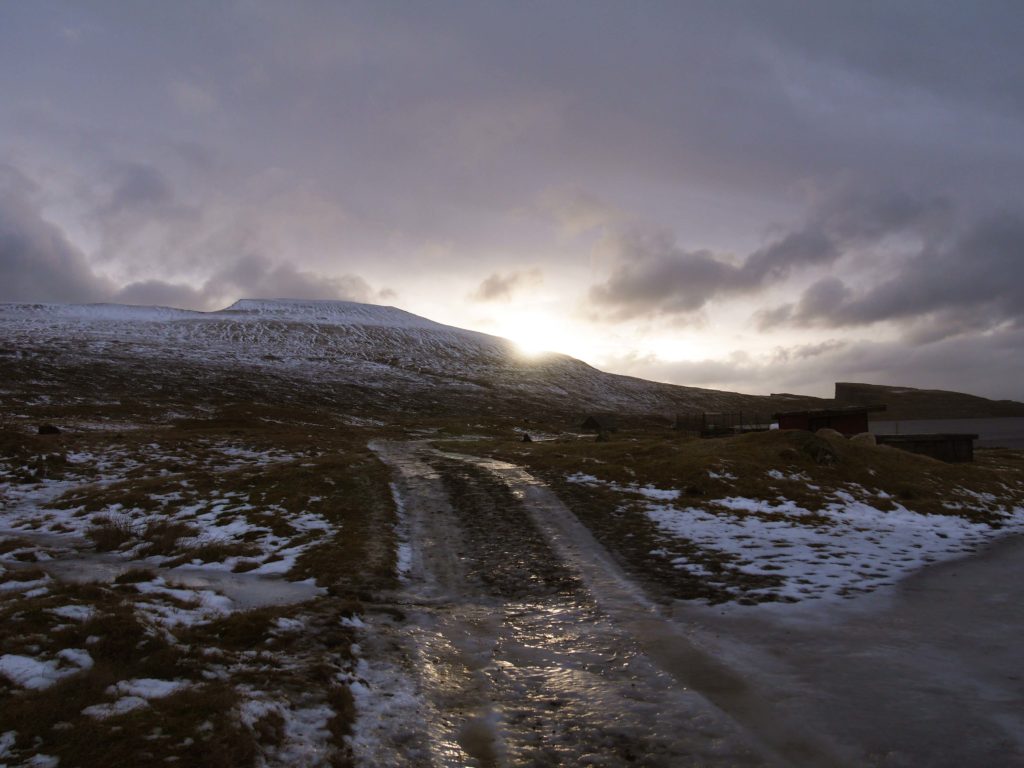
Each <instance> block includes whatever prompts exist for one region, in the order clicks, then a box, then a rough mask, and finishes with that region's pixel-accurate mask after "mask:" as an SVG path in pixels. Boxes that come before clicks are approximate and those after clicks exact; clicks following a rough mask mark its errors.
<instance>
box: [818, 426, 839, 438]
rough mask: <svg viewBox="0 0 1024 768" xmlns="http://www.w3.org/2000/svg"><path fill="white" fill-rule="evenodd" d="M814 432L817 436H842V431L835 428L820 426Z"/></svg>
mask: <svg viewBox="0 0 1024 768" xmlns="http://www.w3.org/2000/svg"><path fill="white" fill-rule="evenodd" d="M814 434H816V435H817V436H818V437H825V438H831V437H843V433H842V432H837V431H836V430H834V429H832V428H830V427H822V428H821V429H819V430H818V431H817V432H815V433H814Z"/></svg>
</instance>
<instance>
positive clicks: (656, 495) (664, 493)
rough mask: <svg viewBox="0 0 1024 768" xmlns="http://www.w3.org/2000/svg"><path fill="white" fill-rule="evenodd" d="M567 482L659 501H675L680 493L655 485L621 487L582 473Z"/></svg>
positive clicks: (567, 478)
mask: <svg viewBox="0 0 1024 768" xmlns="http://www.w3.org/2000/svg"><path fill="white" fill-rule="evenodd" d="M566 480H568V481H569V482H570V483H577V484H580V485H603V486H606V487H608V488H610V489H611V490H613V491H618V492H620V493H638V494H640V495H641V496H643V497H645V498H648V499H657V500H659V501H673V500H675V499H678V498H679V491H677V490H675V489H671V488H670V489H663V488H655V487H654V486H653V485H639V484H638V483H631V484H630V485H620V484H619V483H613V482H609V481H605V480H599V479H598V478H596V477H594V476H593V475H587V474H584V473H582V472H576V473H575V474H572V475H569V476H568V477H566Z"/></svg>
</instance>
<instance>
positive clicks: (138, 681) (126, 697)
mask: <svg viewBox="0 0 1024 768" xmlns="http://www.w3.org/2000/svg"><path fill="white" fill-rule="evenodd" d="M191 685H192V683H190V682H189V681H188V680H158V679H155V678H151V677H141V678H140V677H137V678H133V679H131V680H122V681H121V682H119V683H115V684H114V685H111V686H108V687H107V689H106V691H105V693H106V694H107V695H108V696H116V697H118V698H117V699H116V700H115V701H113V702H109V703H103V704H93V705H91V706H88V707H86V708H85V709H83V710H82V714H83V715H86V716H88V717H94V718H96V719H98V720H103V719H106V718H108V717H115V716H117V715H123V714H125V713H126V712H131V711H133V710H136V709H142V708H143V707H148V706H149V700H150V699H163V698H166V697H167V696H170V695H171V694H174V693H178V692H179V691H183V690H185V689H186V688H189V687H190V686H191Z"/></svg>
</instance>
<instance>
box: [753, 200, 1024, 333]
mask: <svg viewBox="0 0 1024 768" xmlns="http://www.w3.org/2000/svg"><path fill="white" fill-rule="evenodd" d="M759 319H760V325H761V327H762V328H770V327H773V326H776V325H780V324H784V323H789V324H792V325H803V326H826V327H832V328H840V327H850V326H863V325H870V324H872V323H876V322H881V321H896V322H899V323H902V324H904V325H905V326H906V327H907V328H908V333H909V335H910V336H911V337H912V338H914V339H915V340H917V341H934V340H937V339H941V338H945V337H947V336H951V335H956V334H960V333H965V332H968V331H972V330H984V329H987V328H992V327H996V326H999V325H1000V324H1002V323H1008V322H1009V323H1018V324H1019V323H1021V322H1024V218H1022V217H1021V216H1020V215H1016V214H1001V215H996V216H991V217H986V218H985V219H983V220H981V221H977V222H974V223H973V224H971V225H969V226H967V227H966V228H965V229H964V230H963V231H961V232H959V233H956V234H950V235H949V237H948V238H944V239H939V240H932V241H928V242H926V243H925V244H923V245H922V246H921V247H920V249H919V250H917V251H916V252H915V253H913V254H912V255H911V256H909V257H907V258H905V259H904V260H903V261H902V262H901V263H899V264H897V265H894V266H893V268H892V269H891V270H890V271H889V272H888V273H887V274H886V275H885V278H884V279H883V280H882V281H880V282H877V283H875V284H873V285H869V286H867V287H864V288H861V289H860V290H855V289H854V288H853V287H851V286H850V285H848V284H847V282H845V281H844V280H842V279H840V278H838V277H826V278H823V279H821V280H818V281H817V282H815V283H813V284H812V285H810V286H809V287H808V288H807V289H806V290H805V291H804V292H803V295H802V296H801V298H800V300H799V302H797V303H796V304H791V305H784V306H781V307H777V308H775V309H772V310H767V311H764V312H762V313H761V314H760V316H759Z"/></svg>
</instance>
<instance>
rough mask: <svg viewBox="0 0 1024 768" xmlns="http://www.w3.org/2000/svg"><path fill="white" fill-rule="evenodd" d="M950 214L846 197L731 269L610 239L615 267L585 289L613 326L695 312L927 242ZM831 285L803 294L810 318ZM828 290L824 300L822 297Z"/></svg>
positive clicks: (896, 200) (904, 202)
mask: <svg viewBox="0 0 1024 768" xmlns="http://www.w3.org/2000/svg"><path fill="white" fill-rule="evenodd" d="M947 211H948V204H947V202H946V201H945V200H943V199H937V198H936V199H923V200H918V199H915V198H914V197H912V196H910V195H906V194H889V195H878V196H872V195H867V194H864V193H863V192H856V193H853V192H845V193H843V194H837V195H836V196H834V197H830V198H829V199H828V200H827V201H825V202H824V203H823V204H822V205H820V206H819V207H818V208H816V209H815V210H814V211H813V212H812V213H811V214H810V216H809V217H808V220H807V221H806V223H805V224H804V226H803V227H802V228H800V229H797V230H795V231H793V232H789V233H786V234H783V235H782V236H780V237H778V238H777V239H775V240H773V241H772V242H770V243H769V244H767V245H766V246H764V247H762V248H759V249H758V250H756V251H754V252H752V253H751V254H749V255H748V256H747V257H746V258H745V259H744V260H743V261H742V262H740V263H738V264H736V263H733V262H732V261H731V260H728V259H726V258H725V257H723V256H720V255H716V254H713V253H711V252H709V251H687V250H684V249H682V248H681V247H679V246H678V245H677V244H676V243H675V242H674V241H673V240H672V238H671V237H670V236H669V235H667V234H652V233H650V232H645V231H642V230H640V231H636V230H635V231H631V232H627V233H624V234H621V233H620V234H618V235H616V236H615V238H614V244H613V250H614V252H615V256H616V261H617V264H616V266H615V267H614V269H613V272H612V274H611V276H610V277H609V278H608V280H607V281H605V282H604V283H603V284H600V285H596V286H594V287H593V288H591V290H590V301H591V303H592V304H594V305H596V306H598V307H603V308H607V309H610V310H611V312H612V314H611V317H612V319H616V320H621V319H627V318H633V317H643V316H657V315H680V314H687V313H693V312H696V311H698V310H700V309H702V308H704V307H705V306H706V305H707V304H709V303H711V302H713V301H715V300H716V299H720V298H728V297H730V296H733V295H737V294H751V293H756V292H758V291H760V290H763V289H764V288H767V287H770V286H772V285H773V284H776V283H779V282H781V281H784V280H786V279H787V278H788V277H790V275H791V274H793V273H795V272H799V271H801V270H805V269H810V268H814V267H821V266H827V265H830V264H832V263H833V262H835V261H837V260H838V259H839V258H840V257H842V256H844V255H845V254H847V253H849V252H853V251H856V250H857V249H859V248H863V247H865V246H869V245H871V244H873V243H876V242H878V241H880V240H882V239H884V238H886V237H888V236H890V235H912V236H914V237H917V238H923V237H930V236H932V233H933V232H935V231H938V230H941V229H942V228H943V226H944V224H945V220H944V219H943V218H942V216H941V214H943V213H946V212H947ZM837 288H838V286H837V285H836V281H828V280H826V281H823V282H822V283H821V285H820V286H816V287H813V288H812V289H811V290H809V291H808V293H807V294H806V295H805V301H806V302H807V303H808V304H807V306H808V308H809V309H810V310H812V311H818V310H819V309H820V308H821V302H823V301H827V300H829V299H831V298H833V296H832V295H831V294H834V293H835V291H836V290H837ZM828 291H831V294H830V295H825V294H826V293H827V292H828ZM792 316H793V308H792V307H782V308H779V309H775V310H767V311H765V312H763V313H762V314H761V315H760V321H761V327H762V328H767V327H770V326H771V325H777V324H779V323H780V322H782V321H786V320H789V319H791V318H792Z"/></svg>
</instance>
